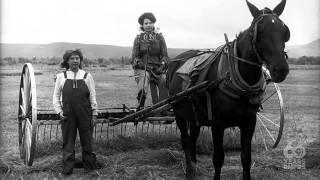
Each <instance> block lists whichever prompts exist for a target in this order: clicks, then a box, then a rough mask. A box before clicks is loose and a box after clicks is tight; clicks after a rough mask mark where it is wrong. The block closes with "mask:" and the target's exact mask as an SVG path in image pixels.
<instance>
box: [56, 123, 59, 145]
mask: <svg viewBox="0 0 320 180" xmlns="http://www.w3.org/2000/svg"><path fill="white" fill-rule="evenodd" d="M58 130H59V128H58V124H56V141H58Z"/></svg>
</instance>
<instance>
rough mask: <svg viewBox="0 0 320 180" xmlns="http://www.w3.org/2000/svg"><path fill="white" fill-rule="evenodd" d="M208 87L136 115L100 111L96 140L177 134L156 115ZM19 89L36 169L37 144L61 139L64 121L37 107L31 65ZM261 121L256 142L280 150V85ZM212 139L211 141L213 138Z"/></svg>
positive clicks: (21, 123) (25, 145) (27, 147)
mask: <svg viewBox="0 0 320 180" xmlns="http://www.w3.org/2000/svg"><path fill="white" fill-rule="evenodd" d="M264 71H265V74H266V78H267V79H270V75H269V73H268V71H267V70H266V69H264ZM268 82H269V81H268ZM207 86H208V82H203V83H200V84H199V85H197V86H194V87H192V88H189V89H187V90H186V91H184V92H181V93H178V94H177V95H175V96H172V97H169V98H168V99H165V100H163V101H161V102H159V103H157V104H155V105H153V106H151V107H147V108H145V109H143V110H141V111H139V112H135V109H134V108H131V107H127V106H126V105H124V104H123V105H122V107H120V108H101V109H99V110H98V120H97V122H96V125H95V127H94V132H93V137H94V139H95V140H99V139H112V138H115V137H117V136H119V135H120V136H138V135H140V134H144V135H146V134H169V135H170V134H175V135H176V134H178V131H177V127H176V124H175V119H174V117H171V116H168V117H153V115H154V114H157V113H158V112H161V111H163V110H168V109H171V105H170V104H171V103H174V102H176V101H179V100H182V99H184V98H186V97H188V96H190V95H191V94H194V93H198V92H199V91H205V89H206V87H207ZM19 90H20V92H19V107H18V129H19V130H18V133H19V149H20V157H21V159H23V160H24V163H25V164H26V165H28V166H32V164H33V160H34V156H35V150H36V144H37V142H47V141H52V140H60V139H61V129H60V128H59V124H60V119H59V116H58V115H57V114H55V112H54V111H53V110H52V109H41V108H38V107H37V95H36V83H35V75H34V70H33V66H32V65H31V64H30V63H26V64H24V66H23V69H22V73H21V80H20V89H19ZM257 122H258V123H257V126H256V131H255V139H259V138H260V139H262V140H261V142H262V143H263V145H264V147H265V148H266V149H271V148H275V147H277V145H278V144H279V142H280V139H281V136H282V131H283V125H284V111H283V100H282V95H281V91H280V89H279V87H278V85H277V84H276V83H272V82H269V83H268V86H267V89H266V92H265V98H264V100H263V103H262V106H261V109H260V111H259V112H258V114H257ZM116 125H117V126H116ZM202 131H206V133H208V132H209V128H202ZM202 134H204V133H202ZM206 136H207V135H206ZM208 137H209V138H211V136H208Z"/></svg>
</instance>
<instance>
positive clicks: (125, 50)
mask: <svg viewBox="0 0 320 180" xmlns="http://www.w3.org/2000/svg"><path fill="white" fill-rule="evenodd" d="M73 48H80V49H81V50H82V51H83V53H84V55H85V57H87V58H90V59H96V58H112V57H121V56H127V57H130V56H131V51H132V47H121V46H112V45H97V44H79V43H64V42H57V43H50V44H1V57H28V58H32V57H38V58H39V57H61V56H62V54H63V53H64V51H65V50H66V49H73ZM186 50H187V49H179V48H168V54H169V57H174V56H176V55H178V54H179V53H181V52H184V51H186ZM287 51H288V55H289V57H293V58H298V57H301V56H320V39H318V40H315V41H312V42H310V43H308V44H304V45H296V46H288V47H287Z"/></svg>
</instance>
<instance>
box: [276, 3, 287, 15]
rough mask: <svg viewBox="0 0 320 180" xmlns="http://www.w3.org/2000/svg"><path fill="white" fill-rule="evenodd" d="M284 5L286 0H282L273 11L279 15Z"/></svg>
mask: <svg viewBox="0 0 320 180" xmlns="http://www.w3.org/2000/svg"><path fill="white" fill-rule="evenodd" d="M285 5H286V0H282V1H281V2H280V3H279V4H278V5H277V6H276V7H275V8H274V9H273V12H274V13H275V14H276V15H278V16H280V15H281V14H282V12H283V9H284V6H285Z"/></svg>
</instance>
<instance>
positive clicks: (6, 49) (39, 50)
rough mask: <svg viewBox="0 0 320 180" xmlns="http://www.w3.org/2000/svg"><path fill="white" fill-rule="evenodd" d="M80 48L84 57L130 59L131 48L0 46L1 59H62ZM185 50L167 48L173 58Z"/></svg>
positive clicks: (48, 45)
mask: <svg viewBox="0 0 320 180" xmlns="http://www.w3.org/2000/svg"><path fill="white" fill-rule="evenodd" d="M74 48H80V49H81V50H82V52H83V54H84V56H85V57H87V58H89V59H96V58H114V57H121V56H124V57H126V56H127V57H130V56H131V53H132V47H122V46H112V45H97V44H80V43H64V42H57V43H50V44H1V57H28V58H32V57H62V55H63V53H64V52H65V50H67V49H74ZM186 50H187V49H179V48H168V54H169V56H170V57H174V56H176V55H178V54H179V53H181V52H183V51H186Z"/></svg>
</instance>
